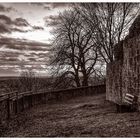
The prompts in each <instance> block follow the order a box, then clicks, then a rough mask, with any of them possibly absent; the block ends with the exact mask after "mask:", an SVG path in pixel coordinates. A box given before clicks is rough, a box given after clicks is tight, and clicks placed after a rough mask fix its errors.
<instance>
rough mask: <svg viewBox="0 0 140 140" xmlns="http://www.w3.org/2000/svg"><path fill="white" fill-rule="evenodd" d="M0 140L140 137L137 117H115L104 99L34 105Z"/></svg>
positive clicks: (90, 97)
mask: <svg viewBox="0 0 140 140" xmlns="http://www.w3.org/2000/svg"><path fill="white" fill-rule="evenodd" d="M1 136H2V137H140V113H138V112H135V113H116V109H115V107H114V106H111V105H110V104H109V103H108V102H106V101H105V95H103V94H102V95H94V96H87V97H79V98H75V99H71V100H68V101H64V102H57V103H53V104H46V105H38V106H35V107H33V108H32V109H30V110H26V111H24V112H22V113H20V114H19V115H17V116H15V117H14V118H13V119H12V120H11V121H10V122H9V124H8V128H5V129H4V131H3V132H2V133H1Z"/></svg>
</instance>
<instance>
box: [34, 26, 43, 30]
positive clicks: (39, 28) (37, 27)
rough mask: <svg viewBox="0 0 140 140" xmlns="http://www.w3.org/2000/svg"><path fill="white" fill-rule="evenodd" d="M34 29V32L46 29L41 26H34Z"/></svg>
mask: <svg viewBox="0 0 140 140" xmlns="http://www.w3.org/2000/svg"><path fill="white" fill-rule="evenodd" d="M32 28H33V29H34V30H44V28H43V27H41V26H32Z"/></svg>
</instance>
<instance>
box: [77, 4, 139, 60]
mask: <svg viewBox="0 0 140 140" xmlns="http://www.w3.org/2000/svg"><path fill="white" fill-rule="evenodd" d="M75 7H76V10H77V11H78V12H79V13H80V14H81V15H82V16H83V17H84V18H85V19H86V21H87V24H88V25H89V28H90V29H91V30H92V31H93V32H94V31H95V26H94V25H95V23H97V24H96V35H97V36H96V38H95V39H96V40H97V41H96V42H97V43H98V50H99V52H100V55H101V56H102V58H103V59H104V61H105V62H106V63H109V62H113V61H114V45H115V44H117V43H119V42H120V41H121V40H122V39H124V37H125V36H126V35H127V33H128V30H129V27H130V26H131V24H132V22H133V21H134V19H135V18H136V16H137V15H138V14H139V4H138V3H137V4H136V3H92V4H91V3H85V4H80V6H79V4H78V5H76V6H75Z"/></svg>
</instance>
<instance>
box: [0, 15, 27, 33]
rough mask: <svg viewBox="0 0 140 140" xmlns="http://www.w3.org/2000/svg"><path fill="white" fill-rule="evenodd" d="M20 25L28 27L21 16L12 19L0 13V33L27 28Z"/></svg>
mask: <svg viewBox="0 0 140 140" xmlns="http://www.w3.org/2000/svg"><path fill="white" fill-rule="evenodd" d="M20 27H30V24H29V23H28V22H27V21H26V20H25V19H23V18H16V19H15V20H12V19H11V18H10V17H8V16H6V15H0V33H1V34H2V33H11V32H27V31H28V30H29V29H25V28H20Z"/></svg>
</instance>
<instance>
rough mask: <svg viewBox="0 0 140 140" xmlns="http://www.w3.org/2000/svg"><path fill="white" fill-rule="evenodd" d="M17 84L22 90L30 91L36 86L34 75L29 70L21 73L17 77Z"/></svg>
mask: <svg viewBox="0 0 140 140" xmlns="http://www.w3.org/2000/svg"><path fill="white" fill-rule="evenodd" d="M19 82H20V84H21V85H22V87H23V89H22V90H24V91H32V90H33V89H35V85H36V84H37V83H36V82H37V80H36V77H35V73H34V72H33V71H31V70H26V71H22V72H21V74H20V77H19Z"/></svg>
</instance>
